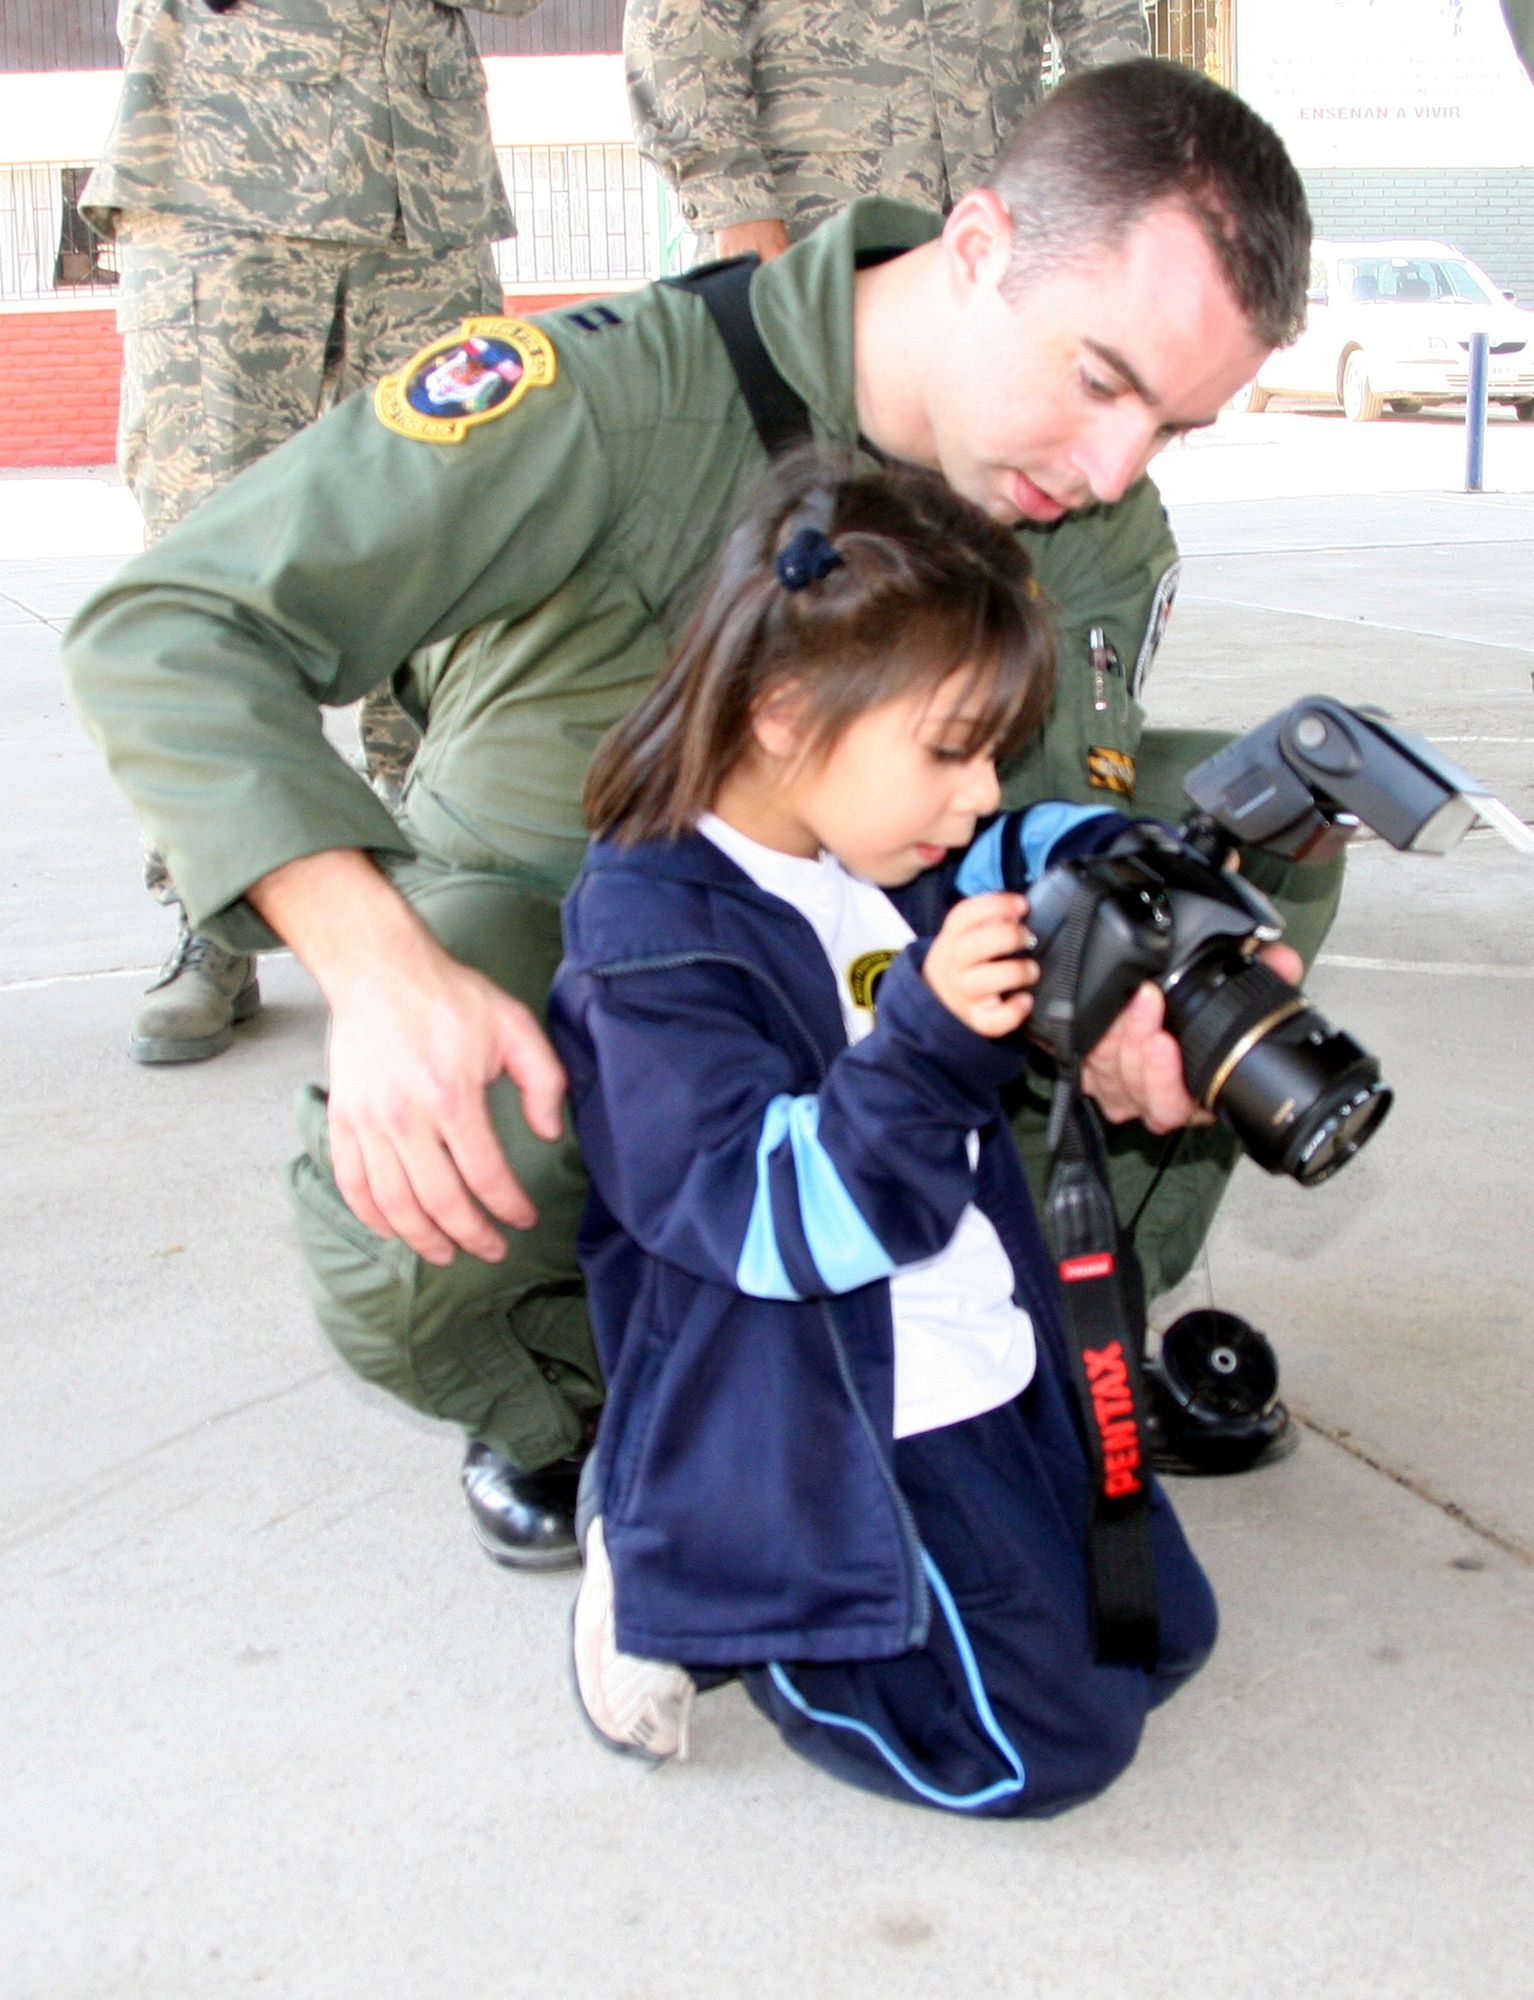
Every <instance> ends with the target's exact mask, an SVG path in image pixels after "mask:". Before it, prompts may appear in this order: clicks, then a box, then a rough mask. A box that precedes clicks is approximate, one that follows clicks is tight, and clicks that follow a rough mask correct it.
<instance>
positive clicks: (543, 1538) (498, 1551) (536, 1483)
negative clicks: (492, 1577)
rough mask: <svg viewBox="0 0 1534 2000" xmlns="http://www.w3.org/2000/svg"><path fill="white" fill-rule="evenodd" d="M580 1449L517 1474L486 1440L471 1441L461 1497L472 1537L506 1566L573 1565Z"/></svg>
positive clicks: (576, 1552)
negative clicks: (472, 1533)
mask: <svg viewBox="0 0 1534 2000" xmlns="http://www.w3.org/2000/svg"><path fill="white" fill-rule="evenodd" d="M584 1458H585V1453H584V1452H581V1453H578V1454H575V1455H573V1456H572V1457H570V1458H561V1459H557V1460H556V1461H555V1462H554V1464H553V1465H545V1466H543V1467H541V1468H540V1470H539V1471H537V1472H518V1470H517V1468H516V1467H515V1466H514V1465H513V1464H512V1462H511V1460H510V1459H509V1458H503V1457H502V1456H501V1454H500V1453H499V1452H498V1451H492V1450H491V1449H490V1447H489V1445H487V1444H471V1445H470V1446H469V1455H468V1457H467V1458H465V1460H464V1462H463V1497H464V1499H465V1500H467V1501H468V1503H469V1520H470V1522H471V1524H472V1525H473V1529H474V1535H475V1539H476V1540H477V1541H478V1543H479V1545H480V1547H481V1548H482V1549H483V1550H484V1552H485V1554H486V1555H487V1556H489V1558H490V1560H491V1561H492V1562H498V1563H503V1564H505V1566H506V1567H507V1568H508V1569H575V1568H577V1567H578V1566H579V1563H580V1559H581V1552H580V1545H579V1544H578V1542H577V1541H576V1539H575V1494H576V1488H577V1487H578V1486H579V1484H580V1478H581V1464H582V1461H583V1459H584Z"/></svg>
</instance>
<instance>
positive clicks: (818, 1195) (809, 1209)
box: [788, 1097, 895, 1292]
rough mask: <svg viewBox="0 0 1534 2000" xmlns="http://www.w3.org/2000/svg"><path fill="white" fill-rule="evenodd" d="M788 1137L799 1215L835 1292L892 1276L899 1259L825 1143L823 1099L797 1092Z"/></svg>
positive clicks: (812, 1252) (818, 1265)
mask: <svg viewBox="0 0 1534 2000" xmlns="http://www.w3.org/2000/svg"><path fill="white" fill-rule="evenodd" d="M788 1136H789V1140H790V1143H791V1144H792V1146H793V1149H794V1171H795V1173H796V1174H797V1176H798V1180H799V1219H800V1221H801V1223H802V1224H803V1227H804V1240H805V1242H806V1244H807V1245H808V1246H809V1252H810V1255H811V1256H812V1257H813V1258H814V1259H815V1266H816V1269H817V1270H818V1271H819V1272H820V1275H821V1277H822V1278H823V1279H824V1280H825V1283H826V1287H827V1289H828V1290H829V1291H833V1292H853V1291H856V1290H857V1288H858V1286H859V1285H870V1284H872V1283H873V1281H874V1279H875V1278H887V1277H888V1276H889V1275H890V1273H891V1272H892V1271H893V1270H894V1268H895V1265H894V1260H893V1259H892V1258H891V1257H890V1255H889V1253H888V1252H887V1251H886V1250H885V1248H884V1245H883V1244H882V1243H881V1242H880V1241H879V1239H878V1237H877V1236H875V1235H874V1233H873V1231H872V1230H871V1229H870V1228H869V1226H868V1224H867V1223H866V1222H865V1221H864V1220H863V1215H862V1211H861V1210H860V1209H859V1207H858V1205H857V1203H856V1202H855V1201H854V1200H853V1199H852V1196H851V1195H850V1194H849V1193H848V1192H847V1189H846V1187H845V1185H844V1184H843V1182H842V1177H841V1175H840V1174H839V1173H838V1172H837V1171H836V1167H835V1165H834V1164H833V1162H832V1160H831V1156H830V1154H829V1153H827V1151H826V1149H825V1148H824V1146H822V1145H821V1143H820V1099H819V1098H818V1097H796V1098H794V1099H793V1101H792V1103H791V1104H790V1106H789V1113H788Z"/></svg>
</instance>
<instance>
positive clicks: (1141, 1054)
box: [1081, 944, 1305, 1132]
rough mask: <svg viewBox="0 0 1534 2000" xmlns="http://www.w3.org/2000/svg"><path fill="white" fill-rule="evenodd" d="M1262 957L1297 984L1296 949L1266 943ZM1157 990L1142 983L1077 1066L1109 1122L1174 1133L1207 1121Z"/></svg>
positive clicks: (1298, 963) (1282, 976)
mask: <svg viewBox="0 0 1534 2000" xmlns="http://www.w3.org/2000/svg"><path fill="white" fill-rule="evenodd" d="M1262 957H1263V959H1264V961H1265V963H1267V964H1268V965H1270V966H1272V968H1273V970H1274V971H1275V972H1276V973H1277V974H1278V976H1279V978H1280V979H1287V980H1289V981H1290V982H1291V983H1292V984H1295V985H1298V983H1299V981H1300V980H1301V979H1302V978H1303V977H1304V975H1305V967H1304V964H1303V963H1302V961H1301V959H1300V955H1299V953H1298V952H1297V951H1291V950H1290V948H1289V946H1288V945H1286V944H1271V945H1269V946H1268V947H1267V949H1266V950H1265V951H1264V952H1263V954H1262ZM1165 1018H1166V1002H1165V1001H1164V999H1163V997H1162V994H1161V989H1160V988H1159V987H1156V986H1149V985H1146V986H1142V987H1141V988H1140V990H1139V992H1138V993H1137V994H1136V995H1135V997H1134V998H1133V1000H1131V1001H1130V1003H1129V1005H1128V1006H1127V1007H1126V1008H1125V1009H1124V1011H1123V1013H1122V1014H1120V1015H1119V1017H1118V1019H1117V1020H1116V1021H1115V1022H1114V1024H1113V1026H1112V1027H1111V1028H1110V1029H1109V1030H1108V1032H1107V1034H1106V1035H1104V1036H1103V1038H1102V1040H1101V1041H1100V1042H1099V1043H1098V1044H1097V1047H1096V1048H1095V1049H1093V1051H1092V1053H1091V1054H1090V1055H1089V1056H1088V1057H1087V1059H1086V1061H1085V1062H1084V1063H1083V1064H1082V1065H1081V1087H1082V1089H1083V1090H1084V1091H1085V1092H1086V1094H1087V1096H1088V1097H1090V1098H1092V1099H1094V1100H1095V1102H1096V1104H1097V1107H1098V1109H1099V1110H1100V1111H1101V1112H1102V1114H1103V1116H1104V1117H1105V1118H1106V1119H1107V1120H1108V1122H1109V1124H1110V1125H1122V1124H1125V1123H1126V1122H1127V1121H1128V1120H1129V1119H1131V1118H1138V1119H1139V1120H1140V1123H1141V1124H1142V1125H1144V1126H1145V1127H1146V1129H1147V1130H1148V1131H1151V1132H1175V1131H1177V1130H1178V1129H1179V1128H1180V1127H1181V1126H1184V1125H1207V1124H1209V1123H1210V1114H1209V1113H1208V1112H1207V1111H1205V1110H1204V1109H1203V1108H1202V1107H1201V1106H1200V1105H1198V1104H1197V1103H1195V1102H1194V1100H1193V1099H1192V1098H1191V1097H1190V1096H1189V1095H1188V1090H1187V1085H1186V1084H1185V1083H1184V1081H1183V1073H1182V1050H1181V1049H1180V1048H1179V1047H1178V1046H1177V1043H1176V1041H1175V1040H1174V1039H1173V1037H1172V1036H1171V1035H1169V1034H1168V1033H1167V1032H1166V1030H1165V1028H1164V1027H1163V1026H1162V1022H1163V1021H1164V1020H1165Z"/></svg>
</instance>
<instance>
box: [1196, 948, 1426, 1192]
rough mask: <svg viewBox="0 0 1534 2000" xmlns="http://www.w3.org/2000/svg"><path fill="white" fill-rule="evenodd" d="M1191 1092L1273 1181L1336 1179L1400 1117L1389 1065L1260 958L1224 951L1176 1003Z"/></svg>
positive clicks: (1199, 970)
mask: <svg viewBox="0 0 1534 2000" xmlns="http://www.w3.org/2000/svg"><path fill="white" fill-rule="evenodd" d="M1167 1025H1168V1026H1169V1027H1170V1028H1171V1030H1172V1032H1173V1033H1174V1034H1175V1035H1176V1037H1177V1039H1178V1041H1179V1042H1180V1043H1181V1045H1182V1059H1183V1070H1184V1073H1185V1075H1186V1077H1187V1080H1188V1088H1189V1090H1190V1091H1191V1092H1192V1093H1193V1095H1194V1096H1195V1097H1196V1098H1198V1099H1199V1101H1200V1102H1201V1103H1202V1104H1203V1105H1204V1106H1205V1108H1206V1109H1208V1110H1210V1111H1214V1112H1217V1113H1218V1115H1219V1116H1220V1117H1221V1118H1222V1119H1223V1120H1224V1121H1225V1123H1226V1124H1227V1125H1229V1126H1230V1127H1231V1129H1232V1130H1233V1131H1234V1132H1235V1134H1236V1136H1237V1137H1238V1138H1239V1139H1240V1141H1241V1143H1242V1145H1243V1146H1245V1148H1246V1150H1247V1152H1248V1153H1250V1154H1251V1156H1252V1158H1253V1159H1254V1160H1255V1161H1256V1162H1257V1164H1258V1165H1259V1166H1260V1167H1265V1168H1266V1169H1267V1171H1268V1172H1269V1173H1270V1174H1290V1175H1292V1176H1293V1177H1294V1179H1295V1180H1297V1181H1298V1182H1299V1183H1300V1184H1301V1186H1302V1187H1314V1186H1315V1185H1316V1184H1317V1183H1318V1182H1320V1181H1324V1180H1326V1179H1328V1178H1329V1177H1330V1176H1331V1175H1332V1174H1334V1173H1336V1171H1337V1169H1338V1168H1339V1167H1341V1166H1343V1165H1344V1164H1345V1163H1346V1162H1347V1161H1348V1160H1350V1159H1352V1157H1353V1155H1354V1154H1355V1153H1356V1152H1357V1151H1358V1149H1359V1147H1360V1146H1362V1145H1363V1144H1364V1143H1365V1142H1366V1141H1367V1140H1368V1139H1369V1138H1371V1137H1372V1136H1373V1134H1374V1132H1375V1130H1376V1128H1377V1127H1378V1126H1379V1124H1380V1121H1381V1120H1382V1119H1383V1118H1384V1116H1385V1113H1386V1112H1387V1111H1388V1110H1389V1109H1390V1103H1391V1095H1392V1093H1391V1091H1390V1089H1389V1088H1388V1086H1387V1085H1385V1084H1383V1083H1382V1082H1381V1081H1380V1066H1379V1063H1378V1062H1377V1060H1376V1059H1375V1058H1374V1057H1373V1056H1371V1055H1370V1054H1369V1053H1368V1051H1367V1050H1366V1049H1362V1048H1360V1047H1359V1045H1358V1043H1357V1042H1355V1041H1354V1040H1353V1038H1352V1037H1351V1036H1350V1035H1345V1034H1344V1033H1343V1032H1342V1031H1341V1029H1339V1028H1334V1027H1333V1026H1332V1025H1331V1023H1330V1022H1329V1021H1328V1020H1326V1018H1325V1017H1324V1016H1323V1015H1321V1014H1319V1013H1317V1011H1316V1009H1315V1008H1314V1007H1312V1006H1311V1005H1310V1003H1309V1001H1308V1000H1307V999H1306V998H1305V996H1304V994H1303V993H1301V992H1300V991H1299V990H1298V988H1296V987H1293V986H1291V985H1290V984H1289V983H1288V981H1287V980H1284V979H1280V978H1279V976H1278V974H1277V973H1276V972H1273V971H1272V970H1270V968H1269V967H1268V966H1266V965H1264V964H1262V962H1261V961H1260V960H1258V959H1252V958H1247V957H1246V956H1245V955H1244V954H1242V953H1239V952H1228V951H1227V952H1222V953H1221V954H1219V955H1218V956H1216V957H1214V958H1212V959H1205V960H1204V961H1202V962H1200V963H1195V964H1194V965H1193V966H1192V967H1190V968H1189V969H1188V970H1187V971H1186V972H1185V973H1184V974H1183V976H1182V978H1181V979H1179V980H1178V981H1177V982H1176V984H1175V985H1174V986H1173V987H1172V989H1171V990H1170V992H1169V993H1168V995H1167Z"/></svg>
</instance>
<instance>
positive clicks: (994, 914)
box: [922, 893, 1039, 1041]
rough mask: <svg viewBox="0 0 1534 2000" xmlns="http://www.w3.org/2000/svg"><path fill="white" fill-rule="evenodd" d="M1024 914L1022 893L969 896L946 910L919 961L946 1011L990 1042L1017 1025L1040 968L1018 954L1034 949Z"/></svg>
mask: <svg viewBox="0 0 1534 2000" xmlns="http://www.w3.org/2000/svg"><path fill="white" fill-rule="evenodd" d="M1027 914H1028V898H1027V897H1026V896H1016V895H1011V894H1005V893H1003V894H999V895H994V896H967V897H966V898H965V899H964V901H963V902H962V903H955V904H954V906H953V908H952V909H951V910H950V911H949V912H948V915H947V917H946V918H945V919H944V922H943V928H942V929H941V930H940V931H939V932H938V934H937V936H936V937H935V938H934V939H933V940H932V944H931V946H930V947H929V949H928V952H927V957H926V962H925V964H924V965H923V966H922V977H923V979H925V980H926V982H927V984H928V985H929V986H930V987H931V988H932V991H933V992H934V993H935V994H936V995H937V997H938V999H939V1000H941V1001H942V1003H943V1005H944V1006H945V1007H946V1008H947V1009H948V1011H949V1013H950V1014H956V1015H957V1016H958V1017H959V1019H960V1020H961V1021H962V1022H963V1023H964V1025H965V1027H966V1028H970V1029H972V1030H973V1031H974V1032H975V1034H977V1035H985V1036H987V1037H989V1038H990V1039H991V1040H992V1041H995V1040H997V1039H998V1038H999V1037H1000V1036H1002V1035H1010V1034H1011V1033H1012V1031H1013V1030H1014V1029H1015V1028H1019V1027H1021V1026H1022V1024H1023V1022H1024V1021H1025V1020H1026V1019H1027V1018H1028V1013H1029V1010H1030V1009H1031V1008H1032V1006H1033V995H1032V994H1031V993H1030V992H1029V991H1028V988H1029V987H1031V986H1032V985H1033V984H1034V983H1035V981H1036V980H1037V979H1038V976H1039V968H1038V965H1037V963H1036V962H1035V961H1034V960H1033V959H1031V958H1025V957H1023V956H1021V954H1022V953H1024V952H1028V951H1031V950H1032V949H1033V942H1034V938H1033V932H1032V931H1030V930H1029V929H1028V926H1027V925H1026V924H1025V923H1024V921H1023V919H1024V918H1025V917H1026V916H1027Z"/></svg>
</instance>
